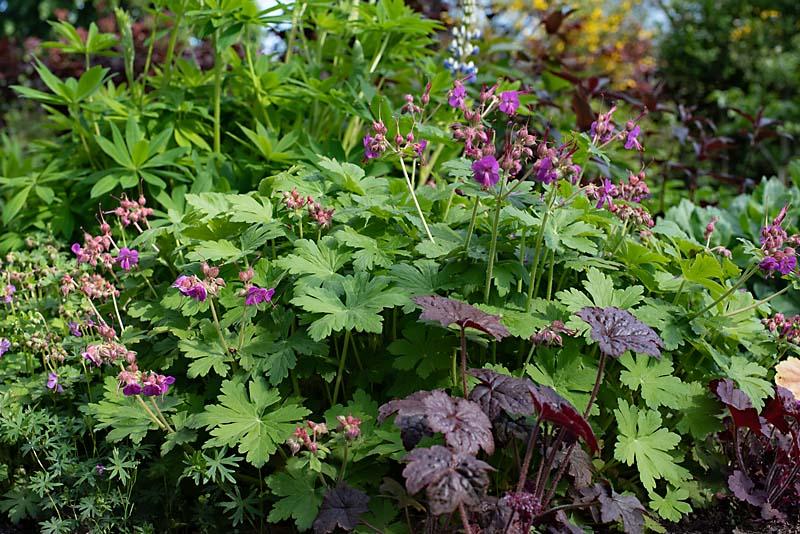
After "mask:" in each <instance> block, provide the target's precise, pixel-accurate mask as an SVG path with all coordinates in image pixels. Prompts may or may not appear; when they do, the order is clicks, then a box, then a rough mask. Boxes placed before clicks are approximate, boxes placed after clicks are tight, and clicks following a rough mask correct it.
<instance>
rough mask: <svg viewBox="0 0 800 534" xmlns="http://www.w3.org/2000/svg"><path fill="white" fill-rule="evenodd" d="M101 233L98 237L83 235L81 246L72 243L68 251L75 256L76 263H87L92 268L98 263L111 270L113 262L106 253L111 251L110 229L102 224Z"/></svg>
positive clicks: (85, 233) (86, 233) (88, 234)
mask: <svg viewBox="0 0 800 534" xmlns="http://www.w3.org/2000/svg"><path fill="white" fill-rule="evenodd" d="M101 230H102V231H103V232H102V233H101V234H100V235H98V236H93V235H91V234H90V233H88V232H84V234H83V246H81V244H80V243H73V244H72V247H71V249H70V250H72V252H73V254H75V259H76V260H77V262H78V263H88V264H89V265H91V266H92V267H95V266H97V264H98V262H99V263H101V264H102V265H105V266H106V267H107V268H109V269H110V268H111V266H112V265H113V263H114V260H113V258H112V256H111V254H109V253H108V251H109V250H110V249H111V245H112V244H113V239H112V238H111V227H110V226H109V225H108V224H105V223H103V225H102V226H101Z"/></svg>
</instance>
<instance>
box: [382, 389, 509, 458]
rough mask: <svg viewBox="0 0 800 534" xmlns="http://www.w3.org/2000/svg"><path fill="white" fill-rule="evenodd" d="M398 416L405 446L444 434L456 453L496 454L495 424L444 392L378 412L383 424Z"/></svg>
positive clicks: (425, 394) (401, 401)
mask: <svg viewBox="0 0 800 534" xmlns="http://www.w3.org/2000/svg"><path fill="white" fill-rule="evenodd" d="M393 413H397V417H396V418H395V425H397V426H398V427H399V428H400V429H401V432H402V437H403V445H404V446H405V447H406V448H407V449H408V448H413V447H414V446H416V445H417V443H419V441H420V440H421V439H422V438H423V437H424V436H426V435H431V433H432V432H441V433H442V434H444V437H445V440H446V441H447V444H448V445H450V446H451V447H453V448H454V449H456V450H458V451H461V452H467V453H477V452H478V450H479V449H483V450H484V451H486V452H487V453H489V454H492V453H493V452H494V439H493V438H492V423H491V421H489V418H488V417H486V414H484V413H483V412H482V411H481V408H480V406H479V405H478V404H476V403H474V402H472V401H468V400H466V399H461V398H455V399H454V398H452V397H450V395H448V394H447V393H445V392H444V391H442V390H434V391H418V392H416V393H413V394H411V395H409V396H408V397H406V398H405V399H397V400H393V401H389V402H387V403H386V404H384V405H383V406H381V407H380V409H379V414H378V416H379V420H380V421H383V420H385V419H386V418H387V417H389V416H390V415H392V414H393Z"/></svg>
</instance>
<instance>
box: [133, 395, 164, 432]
mask: <svg viewBox="0 0 800 534" xmlns="http://www.w3.org/2000/svg"><path fill="white" fill-rule="evenodd" d="M136 400H137V401H138V402H139V404H140V405H141V406H142V408H144V411H145V412H147V415H148V417H150V419H152V421H153V422H154V423H155V424H157V425H158V428H160V429H161V430H164V431H166V430H167V427H165V426H164V423H162V422H161V419H159V418H158V417H157V416H156V414H154V413H153V410H151V409H150V407H149V406H147V403H146V402H144V399H142V397H141V396H139V395H136Z"/></svg>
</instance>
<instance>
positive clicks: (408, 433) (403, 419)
mask: <svg viewBox="0 0 800 534" xmlns="http://www.w3.org/2000/svg"><path fill="white" fill-rule="evenodd" d="M394 424H395V425H396V426H397V428H399V429H400V438H401V439H402V440H403V447H405V449H406V450H407V451H410V450H411V449H413V448H414V447H416V446H417V444H418V443H419V442H420V441H422V438H424V437H428V436H432V435H433V431H432V430H431V427H430V426H429V425H428V418H427V417H426V416H424V415H406V416H402V415H398V416H397V419H395V420H394Z"/></svg>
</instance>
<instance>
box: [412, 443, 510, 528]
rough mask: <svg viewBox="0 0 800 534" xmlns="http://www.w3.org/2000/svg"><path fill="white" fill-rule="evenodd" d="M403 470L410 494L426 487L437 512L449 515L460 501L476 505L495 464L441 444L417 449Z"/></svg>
mask: <svg viewBox="0 0 800 534" xmlns="http://www.w3.org/2000/svg"><path fill="white" fill-rule="evenodd" d="M405 461H407V462H408V465H407V466H406V468H405V469H403V476H404V477H405V479H406V489H408V492H409V493H410V494H414V493H417V492H419V491H421V490H422V489H423V488H425V490H426V494H427V496H428V504H429V506H430V509H431V513H432V514H434V515H441V514H448V513H450V512H452V511H453V510H455V509H456V508H458V505H459V504H462V503H463V504H464V505H466V506H475V505H477V504H478V503H479V502H480V501H481V498H482V497H483V495H484V493H485V491H486V487H487V486H488V485H489V475H488V473H489V472H490V471H494V469H492V466H490V465H489V464H487V463H486V462H482V461H480V460H478V459H477V458H475V457H474V456H471V455H469V454H463V453H458V452H453V451H451V450H450V449H448V448H446V447H442V446H441V445H435V446H433V447H430V448H428V449H414V450H413V451H411V452H410V453H408V455H407V456H406V458H405Z"/></svg>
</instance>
